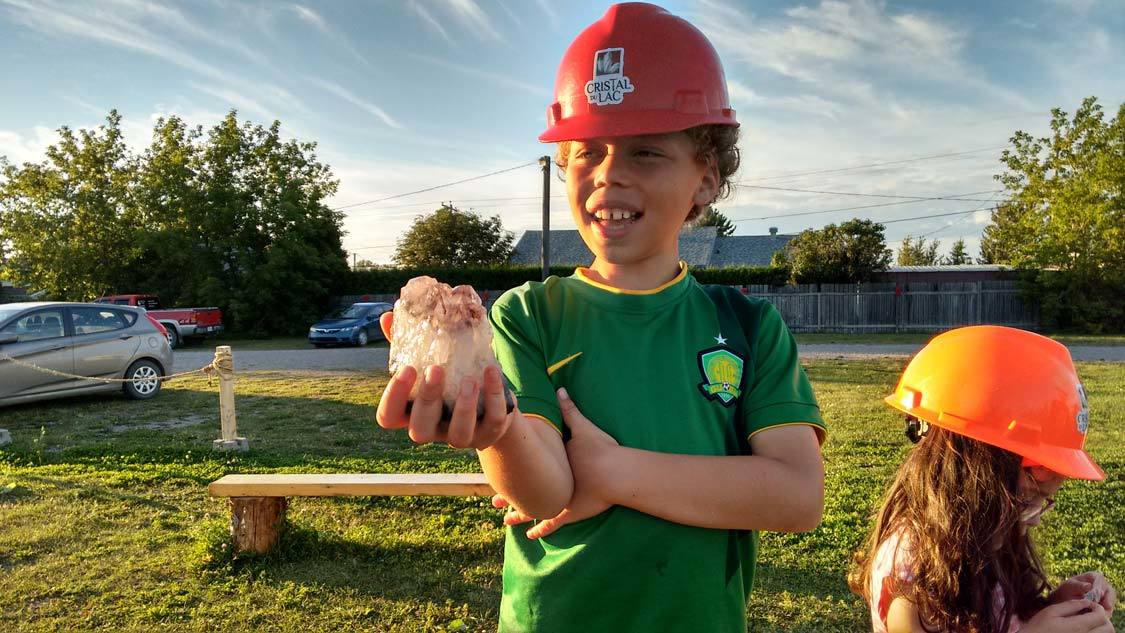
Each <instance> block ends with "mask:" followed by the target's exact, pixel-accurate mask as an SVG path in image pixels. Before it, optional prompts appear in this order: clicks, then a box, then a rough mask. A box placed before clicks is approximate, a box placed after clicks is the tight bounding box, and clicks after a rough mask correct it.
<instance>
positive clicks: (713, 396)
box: [699, 347, 744, 406]
mask: <svg viewBox="0 0 1125 633" xmlns="http://www.w3.org/2000/svg"><path fill="white" fill-rule="evenodd" d="M743 366H744V362H743V360H742V357H741V356H739V355H738V354H735V353H734V352H732V351H730V350H729V349H727V348H725V347H712V348H710V349H706V350H703V351H702V352H699V371H700V373H702V374H703V382H701V383H699V390H700V391H702V392H703V395H704V396H706V397H707V398H708V399H709V400H718V401H719V402H722V403H723V405H725V406H730V404H731V403H732V402H734V401H735V399H737V398H738V397H739V396H740V395H742V392H741V391H740V390H739V388H738V386H739V385H740V384H742V369H743Z"/></svg>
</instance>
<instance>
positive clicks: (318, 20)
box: [289, 4, 371, 68]
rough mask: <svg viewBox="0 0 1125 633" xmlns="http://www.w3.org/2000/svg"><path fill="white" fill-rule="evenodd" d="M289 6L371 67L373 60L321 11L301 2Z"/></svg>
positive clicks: (301, 17)
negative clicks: (325, 18) (325, 17)
mask: <svg viewBox="0 0 1125 633" xmlns="http://www.w3.org/2000/svg"><path fill="white" fill-rule="evenodd" d="M289 8H290V9H292V11H293V13H294V14H296V15H297V17H298V18H300V19H301V20H302V21H303V22H305V23H306V24H309V25H311V26H312V27H313V28H315V29H316V30H318V31H320V32H321V34H323V35H324V36H325V37H327V38H329V39H331V40H332V41H333V42H335V43H336V44H337V45H339V46H340V47H342V48H343V49H344V50H346V51H347V52H348V53H349V54H350V55H351V56H352V57H354V58H356V60H358V61H359V62H360V63H361V64H363V65H364V66H367V67H368V68H370V67H371V62H369V61H367V58H366V57H364V56H363V55H362V54H361V53H360V52H359V51H358V50H357V49H356V47H355V46H354V45H353V44H352V43H351V41H350V40H349V39H348V37H347V36H346V35H344V34H343V33H342V32H340V31H339V30H337V29H334V28H332V27H331V26H330V25H329V24H328V22H326V21H325V20H324V18H323V17H322V16H321V15H320V14H319V13H317V12H316V11H313V10H312V9H310V8H308V7H305V6H302V5H299V4H291V5H289Z"/></svg>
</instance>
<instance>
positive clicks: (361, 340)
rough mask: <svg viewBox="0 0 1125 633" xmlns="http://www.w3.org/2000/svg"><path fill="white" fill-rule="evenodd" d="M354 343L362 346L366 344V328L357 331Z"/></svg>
mask: <svg viewBox="0 0 1125 633" xmlns="http://www.w3.org/2000/svg"><path fill="white" fill-rule="evenodd" d="M355 344H356V346H357V347H363V346H365V345H367V330H360V331H359V334H357V335H356V337H355Z"/></svg>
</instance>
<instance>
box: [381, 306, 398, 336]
mask: <svg viewBox="0 0 1125 633" xmlns="http://www.w3.org/2000/svg"><path fill="white" fill-rule="evenodd" d="M394 320H395V313H394V311H393V310H391V311H387V312H384V313H383V314H381V315H380V316H379V329H380V330H383V338H385V339H387V342H388V343H389V342H390V341H391V324H392V323H394Z"/></svg>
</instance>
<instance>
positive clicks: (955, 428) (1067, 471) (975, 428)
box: [883, 394, 1105, 481]
mask: <svg viewBox="0 0 1125 633" xmlns="http://www.w3.org/2000/svg"><path fill="white" fill-rule="evenodd" d="M883 402H886V403H887V405H889V406H890V407H891V408H893V409H897V410H898V411H901V412H903V413H905V414H907V415H910V416H913V417H916V418H918V419H920V420H925V421H926V422H928V423H929V424H931V425H933V426H938V427H941V428H943V429H946V430H947V431H951V432H953V433H957V434H959V435H964V436H965V437H970V438H972V439H974V440H977V441H979V442H984V443H985V444H989V445H991V446H995V447H997V448H1002V449H1004V450H1006V451H1009V452H1011V453H1015V454H1016V455H1019V456H1021V457H1025V458H1029V459H1032V460H1034V461H1035V462H1036V463H1038V464H1039V465H1041V466H1043V467H1045V468H1047V469H1049V470H1051V471H1053V472H1056V473H1058V474H1060V475H1063V476H1065V477H1071V478H1074V479H1088V480H1091V481H1101V480H1103V479H1105V471H1103V470H1102V469H1101V468H1100V467H1099V466H1098V465H1097V464H1096V463H1095V462H1094V460H1093V459H1092V458H1091V457H1090V456H1089V455H1088V454H1087V453H1086V451H1084V450H1082V449H1075V448H1066V447H1062V446H1050V445H1044V444H1038V445H1036V446H1029V445H1027V444H1024V443H1021V442H1019V441H1017V440H1015V439H1013V438H1011V437H1007V436H1005V435H1004V434H1003V433H1001V432H998V431H997V430H996V429H992V428H991V427H988V426H983V425H973V424H964V422H966V421H965V420H961V419H959V418H957V416H953V415H948V414H946V415H942V414H939V413H938V412H935V411H931V410H928V409H923V408H922V407H916V408H911V407H907V406H903V403H902V402H901V400H900V399H899V397H898V396H897V394H892V395H889V396H887V397H886V398H883Z"/></svg>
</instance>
